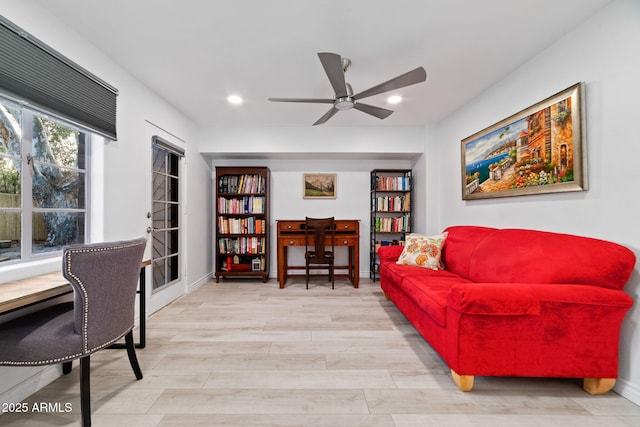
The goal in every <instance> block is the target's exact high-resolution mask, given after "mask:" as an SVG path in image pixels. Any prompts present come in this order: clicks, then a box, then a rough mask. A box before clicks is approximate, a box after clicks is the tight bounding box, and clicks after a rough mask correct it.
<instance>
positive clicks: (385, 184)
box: [373, 176, 411, 191]
mask: <svg viewBox="0 0 640 427" xmlns="http://www.w3.org/2000/svg"><path fill="white" fill-rule="evenodd" d="M373 190H378V191H409V190H411V177H408V176H376V181H375V183H374V187H373Z"/></svg>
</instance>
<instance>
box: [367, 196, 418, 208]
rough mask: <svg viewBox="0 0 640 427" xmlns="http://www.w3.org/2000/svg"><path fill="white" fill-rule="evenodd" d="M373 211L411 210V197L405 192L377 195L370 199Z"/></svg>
mask: <svg viewBox="0 0 640 427" xmlns="http://www.w3.org/2000/svg"><path fill="white" fill-rule="evenodd" d="M371 202H372V204H373V206H371V209H372V210H373V211H388V212H402V211H410V210H411V197H410V194H409V193H407V194H405V195H403V196H378V197H374V198H372V199H371Z"/></svg>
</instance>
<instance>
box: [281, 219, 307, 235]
mask: <svg viewBox="0 0 640 427" xmlns="http://www.w3.org/2000/svg"><path fill="white" fill-rule="evenodd" d="M301 224H304V221H302V222H300V221H278V232H281V231H282V232H285V233H287V232H301V231H303V232H304V230H303V229H302V228H301V227H300V225H301Z"/></svg>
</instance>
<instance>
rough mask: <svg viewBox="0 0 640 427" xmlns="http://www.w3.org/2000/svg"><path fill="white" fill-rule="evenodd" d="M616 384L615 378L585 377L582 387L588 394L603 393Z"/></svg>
mask: <svg viewBox="0 0 640 427" xmlns="http://www.w3.org/2000/svg"><path fill="white" fill-rule="evenodd" d="M614 385H616V379H615V378H585V379H584V383H583V385H582V388H583V389H584V391H586V392H587V393H589V394H605V393H606V392H608V391H609V390H611V389H612V388H613V386H614Z"/></svg>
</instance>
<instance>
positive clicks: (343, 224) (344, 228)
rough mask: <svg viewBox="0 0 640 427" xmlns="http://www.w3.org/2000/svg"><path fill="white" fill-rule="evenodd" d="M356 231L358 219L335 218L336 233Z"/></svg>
mask: <svg viewBox="0 0 640 427" xmlns="http://www.w3.org/2000/svg"><path fill="white" fill-rule="evenodd" d="M357 231H358V221H353V220H337V221H336V233H355V232H357ZM336 238H337V236H336Z"/></svg>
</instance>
